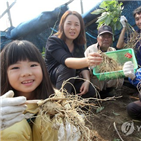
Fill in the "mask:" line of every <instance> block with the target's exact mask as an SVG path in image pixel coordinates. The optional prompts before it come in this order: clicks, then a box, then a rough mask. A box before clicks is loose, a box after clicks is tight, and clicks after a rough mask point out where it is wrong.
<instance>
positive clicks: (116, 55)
mask: <svg viewBox="0 0 141 141" xmlns="http://www.w3.org/2000/svg"><path fill="white" fill-rule="evenodd" d="M127 53H130V54H131V55H132V58H128V57H126V56H125V54H127ZM105 54H106V55H107V56H109V57H110V58H113V59H114V60H115V61H117V62H118V63H119V64H120V65H122V66H123V65H124V63H125V62H127V61H132V62H133V63H134V72H136V70H137V68H138V64H137V60H136V57H135V53H134V50H133V49H132V48H129V49H121V50H116V51H110V52H106V53H105ZM98 71H99V66H96V67H95V68H94V69H93V74H94V75H95V76H96V77H97V78H98V79H99V80H109V79H117V78H124V77H125V75H124V73H123V70H119V71H112V72H104V73H99V72H98Z"/></svg>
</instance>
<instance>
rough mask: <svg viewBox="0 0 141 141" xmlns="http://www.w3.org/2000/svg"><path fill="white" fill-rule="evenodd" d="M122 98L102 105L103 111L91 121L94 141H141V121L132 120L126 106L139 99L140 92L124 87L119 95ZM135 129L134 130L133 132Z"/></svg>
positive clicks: (96, 114) (95, 113)
mask: <svg viewBox="0 0 141 141" xmlns="http://www.w3.org/2000/svg"><path fill="white" fill-rule="evenodd" d="M118 93H120V94H119V95H121V97H120V98H116V99H115V100H113V99H112V100H110V101H104V102H102V103H101V106H102V107H103V110H101V111H99V112H98V113H97V112H96V109H91V110H92V111H93V112H94V116H92V117H90V118H89V120H90V122H91V123H92V132H93V133H94V137H93V141H141V120H140V121H138V120H133V119H131V118H130V117H129V116H128V114H127V111H126V106H127V105H128V104H129V103H130V102H132V101H135V100H137V99H138V92H137V90H136V89H133V88H131V87H129V86H123V87H122V89H121V90H120V91H119V90H117V95H118ZM133 127H134V130H133Z"/></svg>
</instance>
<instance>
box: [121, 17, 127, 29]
mask: <svg viewBox="0 0 141 141" xmlns="http://www.w3.org/2000/svg"><path fill="white" fill-rule="evenodd" d="M120 23H121V24H122V26H123V27H126V23H127V19H126V17H125V16H121V17H120Z"/></svg>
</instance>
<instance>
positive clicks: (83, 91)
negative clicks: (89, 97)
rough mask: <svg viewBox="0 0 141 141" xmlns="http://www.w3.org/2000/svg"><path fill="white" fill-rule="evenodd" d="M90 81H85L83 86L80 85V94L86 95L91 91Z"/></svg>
mask: <svg viewBox="0 0 141 141" xmlns="http://www.w3.org/2000/svg"><path fill="white" fill-rule="evenodd" d="M89 84H90V83H89V82H88V81H85V82H84V83H83V84H82V86H81V87H80V93H79V94H78V95H80V96H81V95H84V94H86V93H87V92H88V91H89Z"/></svg>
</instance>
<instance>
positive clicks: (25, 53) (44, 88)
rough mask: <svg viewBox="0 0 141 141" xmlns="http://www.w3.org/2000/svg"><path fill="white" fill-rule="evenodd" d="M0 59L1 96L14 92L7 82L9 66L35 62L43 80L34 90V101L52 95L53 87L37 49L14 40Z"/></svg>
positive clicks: (23, 41) (28, 43) (1, 54)
mask: <svg viewBox="0 0 141 141" xmlns="http://www.w3.org/2000/svg"><path fill="white" fill-rule="evenodd" d="M0 59H1V94H2V95H3V94H5V93H6V92H8V91H9V90H13V91H14V92H15V96H17V94H16V90H14V89H13V88H12V87H11V85H10V84H9V81H8V76H7V69H8V67H9V66H10V65H12V64H14V63H16V62H17V61H25V60H29V61H35V62H38V63H39V64H40V66H41V69H42V73H43V80H42V81H41V84H40V85H39V86H38V87H37V88H36V89H35V92H34V94H35V95H34V99H45V98H47V97H49V95H50V94H53V93H54V90H53V86H52V84H51V81H50V78H49V74H48V72H47V68H46V65H45V62H44V59H43V57H42V55H41V53H40V52H39V50H38V49H37V47H36V46H35V45H34V44H33V43H31V42H29V41H26V40H22V41H20V40H14V41H12V42H10V43H9V44H7V45H6V46H5V47H4V49H3V50H2V51H1V53H0Z"/></svg>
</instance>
